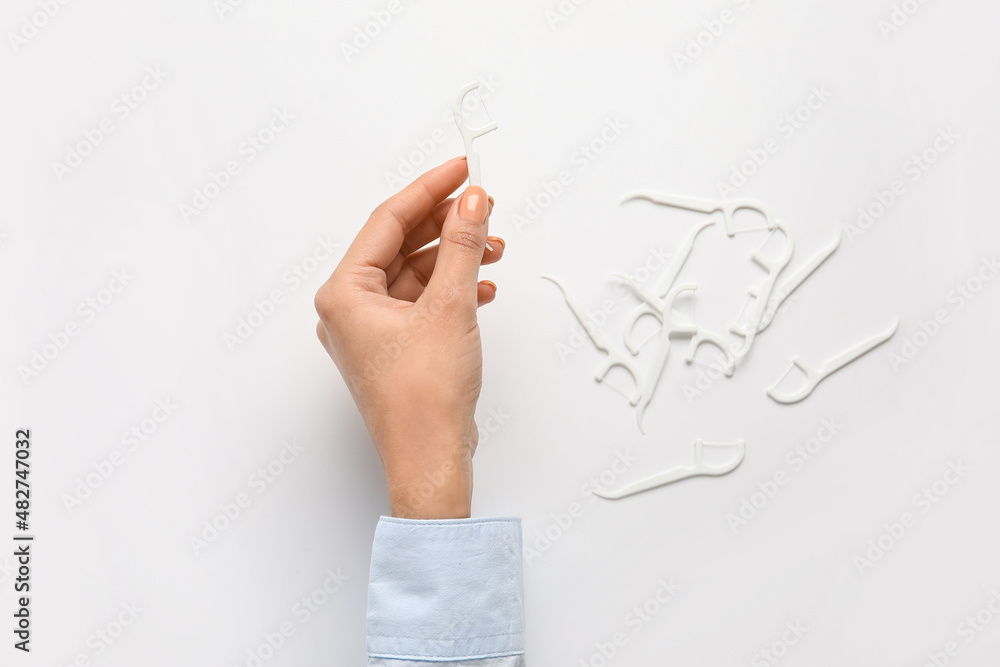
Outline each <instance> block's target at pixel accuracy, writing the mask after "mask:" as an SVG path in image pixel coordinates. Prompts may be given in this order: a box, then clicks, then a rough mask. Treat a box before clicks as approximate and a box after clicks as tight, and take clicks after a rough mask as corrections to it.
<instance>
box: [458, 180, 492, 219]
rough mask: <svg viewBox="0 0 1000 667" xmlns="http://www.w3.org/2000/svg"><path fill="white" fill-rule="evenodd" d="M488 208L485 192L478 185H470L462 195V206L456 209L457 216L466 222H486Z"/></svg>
mask: <svg viewBox="0 0 1000 667" xmlns="http://www.w3.org/2000/svg"><path fill="white" fill-rule="evenodd" d="M488 206H489V202H488V201H487V200H486V190H483V189H482V188H481V187H479V186H478V185H471V186H469V187H468V188H466V189H465V192H463V193H462V204H461V206H459V208H458V214H459V215H460V216H462V217H463V218H465V219H466V220H471V221H473V222H486V212H487V207H488Z"/></svg>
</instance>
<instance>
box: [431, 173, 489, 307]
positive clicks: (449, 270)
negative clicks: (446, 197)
mask: <svg viewBox="0 0 1000 667" xmlns="http://www.w3.org/2000/svg"><path fill="white" fill-rule="evenodd" d="M488 214H489V201H488V198H487V196H486V191H485V190H483V189H482V188H481V187H479V186H478V185H472V186H469V187H468V188H466V190H465V192H463V193H462V196H461V197H459V198H458V201H456V202H455V205H454V206H452V208H451V210H450V211H448V215H447V216H446V217H445V220H444V224H442V225H441V243H440V246H439V247H438V253H437V261H436V262H435V264H434V272H433V273H432V274H431V278H430V280H429V281H428V283H427V291H429V292H432V293H438V294H440V293H442V292H445V293H447V292H457V293H458V294H460V295H461V298H463V299H464V298H465V297H466V296H467V297H468V300H469V301H470V302H471V303H472V304H473V306H475V305H476V303H477V296H476V294H477V288H476V284H477V283H478V281H479V265H480V264H481V263H482V261H483V252H484V251H485V249H486V225H487V223H486V217H487V215H488Z"/></svg>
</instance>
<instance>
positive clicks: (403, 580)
mask: <svg viewBox="0 0 1000 667" xmlns="http://www.w3.org/2000/svg"><path fill="white" fill-rule="evenodd" d="M521 551H522V549H521V520H520V519H518V518H515V517H493V518H477V519H442V520H416V519H399V518H394V517H386V516H383V517H381V518H380V519H379V522H378V526H377V527H376V529H375V542H374V545H373V548H372V566H371V576H370V578H369V582H368V617H367V620H368V627H367V634H368V657H369V662H368V664H369V666H370V667H442V665H441V663H442V662H447V663H450V664H452V665H456V667H457V666H458V665H461V666H462V667H523V665H524V602H523V598H524V586H523V580H522V566H521Z"/></svg>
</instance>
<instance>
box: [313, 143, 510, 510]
mask: <svg viewBox="0 0 1000 667" xmlns="http://www.w3.org/2000/svg"><path fill="white" fill-rule="evenodd" d="M466 176H467V167H466V162H465V159H464V158H458V159H455V160H451V161H449V162H446V163H444V164H443V165H441V166H439V167H436V168H434V169H432V170H430V171H428V172H427V173H426V174H424V175H423V176H421V177H420V178H418V179H417V180H416V181H414V182H413V183H412V184H411V185H410V186H408V187H407V188H406V189H404V190H403V191H402V192H400V193H399V194H397V195H395V196H393V197H391V198H389V199H388V200H386V201H385V202H383V203H382V204H381V205H380V206H379V207H378V208H376V209H375V211H374V212H373V213H372V215H371V217H370V218H369V219H368V222H367V223H365V225H364V227H363V228H362V229H361V231H360V232H359V233H358V236H357V238H356V239H355V240H354V243H352V244H351V247H350V248H348V250H347V253H346V254H345V255H344V258H343V259H342V260H341V262H340V264H339V265H338V266H337V268H336V270H335V271H334V272H333V275H332V276H330V279H329V280H327V281H326V283H325V284H324V285H323V286H322V287H321V288H320V289H319V291H318V292H317V293H316V310H317V312H318V313H319V317H320V321H319V324H318V325H317V327H316V333H317V335H318V336H319V339H320V341H322V343H323V346H324V347H325V348H326V350H327V352H329V354H330V356H331V357H332V358H333V361H334V363H336V364H337V368H339V369H340V372H341V374H342V375H343V376H344V380H345V381H346V382H347V386H348V388H349V389H350V391H351V395H352V396H353V397H354V402H355V403H357V406H358V409H359V410H360V411H361V416H362V417H363V418H364V420H365V424H366V426H367V427H368V432H369V433H370V434H371V437H372V440H373V441H374V443H375V448H376V450H377V451H378V453H379V456H380V457H381V459H382V465H383V467H384V469H385V476H386V482H387V483H388V486H389V502H390V504H391V507H392V514H393V516H398V517H405V518H413V519H444V518H466V517H469V516H470V514H471V505H472V455H473V453H474V452H475V450H476V445H477V444H478V442H479V430H478V428H477V426H476V423H475V418H474V416H475V409H476V401H477V400H478V399H479V391H480V388H481V386H482V363H483V357H482V344H481V341H480V336H479V325H478V323H477V321H476V309H477V307H478V306H481V305H483V304H486V303H489V302H490V301H492V300H493V299H494V297H495V296H496V285H494V284H493V283H492V282H490V281H488V280H484V281H479V267H480V265H481V264H491V263H493V262H496V261H497V260H499V259H500V258H501V257H502V255H503V249H504V243H503V241H502V240H501V239H499V238H497V237H489V241H490V245H491V246H492V247H493V250H492V251H490V250H487V249H486V243H487V234H486V232H487V225H488V219H489V214H490V211H491V210H492V208H493V202H492V199H489V198H488V197H487V196H486V192H485V191H484V190H483V189H482V188H480V187H477V186H473V187H469V188H467V189H466V190H465V192H464V193H462V195H461V196H460V197H459V198H457V199H449V198H448V196H449V195H450V194H451V193H453V192H454V191H455V189H456V188H458V187H459V186H460V185H461V184H462V182H463V181H464V180H465V179H466ZM439 237H440V239H441V242H440V244H437V245H433V246H430V247H425V246H426V245H427V244H428V243H431V242H432V241H434V240H435V239H437V238H439Z"/></svg>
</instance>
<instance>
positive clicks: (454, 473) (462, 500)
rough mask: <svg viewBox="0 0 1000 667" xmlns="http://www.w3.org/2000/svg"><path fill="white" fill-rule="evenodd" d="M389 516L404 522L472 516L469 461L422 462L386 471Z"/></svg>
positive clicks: (470, 462) (470, 463) (470, 464)
mask: <svg viewBox="0 0 1000 667" xmlns="http://www.w3.org/2000/svg"><path fill="white" fill-rule="evenodd" d="M386 483H387V484H388V488H389V505H390V507H391V512H392V516H394V517H398V518H403V519H467V518H469V517H470V516H471V515H472V461H471V460H465V461H461V460H459V461H454V460H451V459H444V460H443V461H440V462H438V463H430V462H426V461H425V462H421V463H420V464H419V465H416V466H407V467H406V468H405V469H404V470H401V471H393V470H390V469H389V468H387V469H386Z"/></svg>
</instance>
